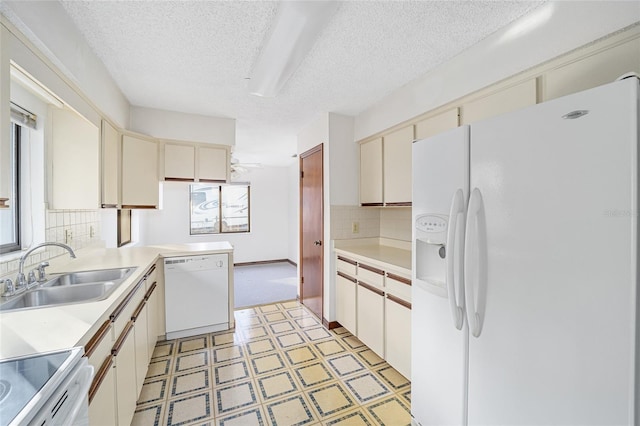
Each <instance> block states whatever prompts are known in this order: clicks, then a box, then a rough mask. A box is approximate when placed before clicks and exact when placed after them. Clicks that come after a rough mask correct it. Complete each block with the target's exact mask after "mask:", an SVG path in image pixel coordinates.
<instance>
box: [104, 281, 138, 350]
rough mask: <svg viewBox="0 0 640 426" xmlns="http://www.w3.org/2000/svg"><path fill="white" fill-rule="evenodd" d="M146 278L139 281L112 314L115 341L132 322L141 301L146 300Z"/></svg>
mask: <svg viewBox="0 0 640 426" xmlns="http://www.w3.org/2000/svg"><path fill="white" fill-rule="evenodd" d="M144 284H145V280H144V277H143V278H141V279H140V280H138V283H137V284H136V285H135V287H133V289H132V290H131V291H130V292H129V293H128V294H127V296H126V297H125V298H124V300H122V302H120V304H119V305H118V307H117V308H115V309H114V310H113V312H112V313H111V316H110V319H111V322H112V323H113V327H112V328H113V340H114V341H116V340H118V338H119V337H120V334H121V333H122V331H123V330H124V328H125V326H126V325H127V323H128V322H129V320H131V315H132V314H133V311H134V310H135V309H136V308H137V307H138V305H139V304H140V301H141V300H142V299H143V298H144V294H145V288H144Z"/></svg>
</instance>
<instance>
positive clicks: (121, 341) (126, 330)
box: [111, 321, 133, 356]
mask: <svg viewBox="0 0 640 426" xmlns="http://www.w3.org/2000/svg"><path fill="white" fill-rule="evenodd" d="M131 330H133V321H129V322H128V323H127V326H126V327H125V328H124V330H123V331H122V334H121V335H120V337H118V340H116V343H115V345H113V349H111V355H113V356H118V352H120V349H122V346H124V341H125V340H127V336H128V335H129V333H131Z"/></svg>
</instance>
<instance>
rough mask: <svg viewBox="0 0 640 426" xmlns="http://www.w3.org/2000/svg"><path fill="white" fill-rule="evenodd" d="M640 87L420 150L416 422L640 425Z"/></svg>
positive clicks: (569, 102)
mask: <svg viewBox="0 0 640 426" xmlns="http://www.w3.org/2000/svg"><path fill="white" fill-rule="evenodd" d="M638 103H639V98H638V80H637V79H636V78H628V79H625V80H621V81H617V82H614V83H611V84H607V85H604V86H601V87H597V88H595V89H591V90H588V91H585V92H581V93H577V94H573V95H570V96H566V97H563V98H559V99H556V100H552V101H549V102H545V103H542V104H538V105H535V106H532V107H529V108H525V109H522V110H519V111H515V112H512V113H509V114H505V115H502V116H498V117H494V118H492V119H488V120H485V121H482V122H478V123H474V124H472V125H470V126H463V127H459V128H456V129H453V130H451V131H449V132H446V133H443V134H439V135H436V136H434V137H432V138H428V139H424V140H420V141H416V142H415V143H414V144H413V225H414V228H413V287H412V288H413V290H412V291H413V293H412V303H413V309H412V325H413V327H412V330H413V331H412V333H413V334H412V377H411V380H412V396H411V399H412V401H411V402H412V403H411V411H412V416H413V419H412V421H413V422H414V424H420V425H422V426H427V425H467V424H468V425H580V426H583V425H638V424H639V423H640V352H639V345H640V333H639V331H638V326H639V324H640V312H639V311H638V306H639V301H640V292H638V272H637V263H638V262H637V261H638V213H639V207H638V132H639V130H638V129H639V124H638Z"/></svg>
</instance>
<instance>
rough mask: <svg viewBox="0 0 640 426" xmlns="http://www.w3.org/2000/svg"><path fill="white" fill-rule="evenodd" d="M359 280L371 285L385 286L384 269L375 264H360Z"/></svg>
mask: <svg viewBox="0 0 640 426" xmlns="http://www.w3.org/2000/svg"><path fill="white" fill-rule="evenodd" d="M358 281H362V282H365V283H367V284H369V285H371V286H374V287H378V288H380V289H382V288H384V271H383V270H382V269H380V268H376V267H375V266H370V265H366V264H364V263H359V264H358Z"/></svg>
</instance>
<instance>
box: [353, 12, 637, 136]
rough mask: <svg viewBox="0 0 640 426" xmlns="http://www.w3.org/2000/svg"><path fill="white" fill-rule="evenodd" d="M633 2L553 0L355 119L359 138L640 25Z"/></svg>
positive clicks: (404, 87)
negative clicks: (626, 28)
mask: <svg viewBox="0 0 640 426" xmlns="http://www.w3.org/2000/svg"><path fill="white" fill-rule="evenodd" d="M638 18H639V7H638V2H635V1H629V2H625V1H553V2H548V3H546V4H545V5H543V6H541V7H540V8H538V9H536V10H535V11H534V13H532V14H530V15H527V16H525V17H523V18H521V19H519V20H516V21H515V22H514V23H513V24H511V25H509V26H507V27H506V28H504V29H503V30H500V31H497V32H495V33H494V34H492V35H491V36H489V37H487V38H486V39H484V40H482V41H481V42H480V43H478V44H477V45H475V46H473V47H472V48H470V49H468V50H466V51H464V52H462V53H461V54H459V55H458V56H456V57H454V58H453V59H451V60H450V61H448V62H446V63H445V64H443V65H441V66H439V67H438V68H436V69H434V70H433V71H431V72H429V73H427V74H425V75H424V76H423V77H420V78H418V79H417V80H415V81H413V82H411V83H409V84H407V85H405V86H403V87H401V88H399V89H398V90H396V91H394V92H393V93H391V94H390V95H389V96H387V97H386V98H384V99H382V100H381V101H380V102H378V103H377V104H376V105H374V106H372V107H370V108H368V109H366V110H365V111H363V112H362V113H360V114H359V115H358V116H357V117H356V118H355V139H356V140H361V139H364V138H365V137H367V136H370V135H373V134H375V133H377V132H380V131H383V130H385V129H388V128H390V127H392V126H394V125H396V124H399V123H401V122H403V121H406V120H409V119H411V118H413V117H416V116H418V115H420V114H423V113H425V112H427V111H431V110H433V109H435V108H437V107H439V106H442V105H444V104H446V103H448V102H451V101H453V100H455V99H458V98H460V97H462V96H464V95H467V94H470V93H473V92H475V91H477V90H480V89H482V88H484V87H487V86H489V85H491V84H493V83H496V82H498V81H500V80H503V79H505V78H507V77H510V76H512V75H514V74H516V73H519V72H521V71H524V70H526V69H528V68H531V67H533V66H535V65H538V64H540V63H542V62H545V61H548V60H550V59H552V58H555V57H557V56H560V55H562V54H564V53H566V52H569V51H571V50H573V49H575V48H577V47H580V46H583V45H585V44H587V43H590V42H591V41H594V40H596V39H599V38H601V37H604V36H606V35H608V34H611V33H613V32H615V31H618V30H620V29H622V28H625V27H627V26H629V25H632V24H634V23H636V22H637V21H638Z"/></svg>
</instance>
